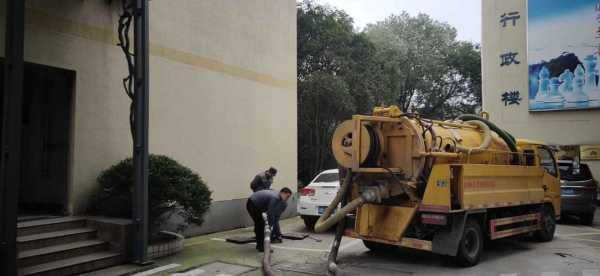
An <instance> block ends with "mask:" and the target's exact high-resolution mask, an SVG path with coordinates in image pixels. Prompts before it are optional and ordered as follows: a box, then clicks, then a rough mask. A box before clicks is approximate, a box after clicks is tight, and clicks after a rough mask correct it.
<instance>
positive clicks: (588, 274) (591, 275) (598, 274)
mask: <svg viewBox="0 0 600 276" xmlns="http://www.w3.org/2000/svg"><path fill="white" fill-rule="evenodd" d="M581 276H600V270H598V269H587V270H583V271H581Z"/></svg>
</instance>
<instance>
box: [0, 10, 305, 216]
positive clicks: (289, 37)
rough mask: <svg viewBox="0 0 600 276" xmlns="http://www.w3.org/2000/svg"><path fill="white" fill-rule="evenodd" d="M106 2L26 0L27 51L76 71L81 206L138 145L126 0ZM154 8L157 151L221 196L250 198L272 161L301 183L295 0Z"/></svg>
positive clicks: (74, 191)
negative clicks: (122, 44) (124, 33)
mask: <svg viewBox="0 0 600 276" xmlns="http://www.w3.org/2000/svg"><path fill="white" fill-rule="evenodd" d="M0 2H2V3H3V2H4V1H0ZM108 2H109V1H75V0H68V1H65V0H51V1H50V0H30V1H27V7H28V9H27V15H26V17H27V18H26V22H27V28H26V29H27V30H26V39H25V41H26V43H25V44H26V46H25V59H26V61H28V62H34V63H40V64H44V65H49V66H55V67H60V68H65V69H69V70H73V71H75V72H76V89H75V103H74V116H73V118H74V122H73V134H72V138H73V143H72V164H71V176H70V179H71V183H70V187H71V193H70V196H69V198H70V205H71V206H70V208H71V210H72V211H74V212H75V213H78V212H81V211H83V210H84V209H85V207H86V204H87V203H88V199H89V196H90V194H91V193H92V192H93V191H94V189H95V187H96V185H95V184H96V183H95V178H96V177H97V175H98V173H99V172H100V171H101V170H102V169H104V168H106V167H108V166H110V165H111V164H114V163H115V162H117V161H118V160H120V159H123V158H125V157H128V156H131V138H130V134H129V125H128V112H129V99H128V98H127V96H126V95H125V94H124V92H123V88H122V83H121V79H122V78H123V77H124V76H125V74H126V63H125V60H124V56H123V54H122V52H121V51H120V49H119V48H118V47H117V46H116V40H115V38H116V28H117V20H118V12H119V10H120V9H119V5H120V1H112V4H108ZM2 7H4V4H2ZM1 14H2V15H3V16H2V17H4V12H2V13H1ZM150 18H151V20H150V40H151V56H150V90H151V92H150V94H151V95H150V151H151V152H152V153H158V154H166V155H169V156H171V157H173V158H175V159H176V160H178V161H180V162H181V163H183V164H184V165H187V166H189V167H190V168H192V169H193V170H194V171H196V172H198V173H199V174H200V175H201V176H202V177H203V178H204V179H205V180H206V182H207V183H208V184H209V186H210V189H211V190H212V191H213V192H214V193H213V200H215V201H224V200H231V199H240V198H245V197H247V196H248V194H249V188H248V185H249V181H250V180H251V178H252V177H253V176H254V175H255V174H256V173H257V172H259V171H261V170H264V169H265V168H268V166H271V165H273V166H276V167H277V168H278V169H279V171H280V173H279V174H278V176H277V179H276V182H275V183H276V186H277V187H282V186H284V185H286V186H293V185H295V183H296V182H297V181H296V167H297V165H296V162H297V161H296V160H297V158H296V149H297V146H296V137H297V133H296V132H297V130H296V9H295V1H294V0H244V1H233V0H227V1H223V0H203V1H195V0H178V1H151V2H150ZM2 21H4V19H3V18H2ZM2 29H4V28H3V26H2ZM1 38H3V34H2V36H1ZM2 41H4V39H2ZM0 44H1V46H0V49H3V47H4V45H3V44H4V43H0ZM3 54H4V53H3V52H2V55H3Z"/></svg>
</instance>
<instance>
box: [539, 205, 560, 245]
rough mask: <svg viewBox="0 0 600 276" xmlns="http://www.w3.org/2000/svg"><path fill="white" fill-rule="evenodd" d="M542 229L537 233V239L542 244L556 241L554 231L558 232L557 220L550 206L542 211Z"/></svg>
mask: <svg viewBox="0 0 600 276" xmlns="http://www.w3.org/2000/svg"><path fill="white" fill-rule="evenodd" d="M541 223H542V229H540V230H538V231H535V234H534V236H535V238H536V239H537V240H538V241H541V242H549V241H551V240H552V239H554V231H555V230H556V218H555V217H554V211H553V210H552V207H550V206H544V209H543V211H542V221H541Z"/></svg>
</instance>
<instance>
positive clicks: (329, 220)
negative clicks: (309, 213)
mask: <svg viewBox="0 0 600 276" xmlns="http://www.w3.org/2000/svg"><path fill="white" fill-rule="evenodd" d="M351 184H352V171H350V170H349V171H348V174H347V175H346V177H345V178H344V183H343V184H342V186H341V187H340V189H339V190H338V192H337V194H336V195H335V198H334V199H333V201H331V203H330V204H329V206H327V209H325V212H323V215H321V217H319V220H317V222H316V223H315V232H317V233H322V232H325V231H327V230H328V229H329V228H331V227H333V226H334V225H335V224H337V223H338V222H340V221H342V220H343V219H344V218H345V217H346V215H348V214H349V213H350V212H352V211H354V210H355V209H356V208H358V207H360V206H361V205H363V204H365V202H366V200H365V199H364V198H363V197H362V196H361V197H358V198H356V199H355V200H353V201H351V202H349V203H348V204H346V205H345V206H343V207H342V209H340V210H338V211H337V212H336V213H335V214H334V215H333V216H332V215H331V214H332V213H333V211H334V210H335V209H336V208H337V206H338V204H340V202H342V199H343V198H344V197H345V196H346V192H347V191H348V190H349V189H348V188H349V186H350V185H351Z"/></svg>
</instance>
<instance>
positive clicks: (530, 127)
mask: <svg viewBox="0 0 600 276" xmlns="http://www.w3.org/2000/svg"><path fill="white" fill-rule="evenodd" d="M482 10H483V12H482V30H483V33H482V76H483V109H484V110H485V111H487V112H489V113H490V117H491V119H492V120H493V121H494V122H495V123H497V124H498V125H500V126H501V127H502V128H504V129H506V130H508V131H509V132H511V133H512V134H514V135H515V136H517V137H522V138H528V139H534V140H540V141H545V142H547V143H550V144H558V145H585V144H600V128H598V126H599V125H600V110H584V111H551V112H529V108H528V104H527V103H528V102H529V98H528V95H529V94H528V60H527V1H526V0H485V1H483V2H482ZM515 11H517V12H519V14H520V16H521V18H520V19H519V20H518V21H517V23H516V26H512V22H509V24H508V26H507V27H504V28H503V27H502V25H501V23H500V16H501V15H502V14H504V13H509V12H515ZM548 35H553V34H548ZM506 52H517V53H519V54H518V56H517V59H518V61H520V64H518V65H514V64H513V65H511V66H504V67H501V66H500V55H501V54H503V53H506ZM510 90H517V91H520V96H521V97H522V101H521V104H520V105H509V106H505V105H504V103H503V102H502V101H501V95H502V94H503V93H504V92H506V91H510ZM585 162H586V163H588V164H589V165H590V167H591V168H592V170H593V173H594V175H595V177H596V178H597V179H600V162H598V161H585Z"/></svg>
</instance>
